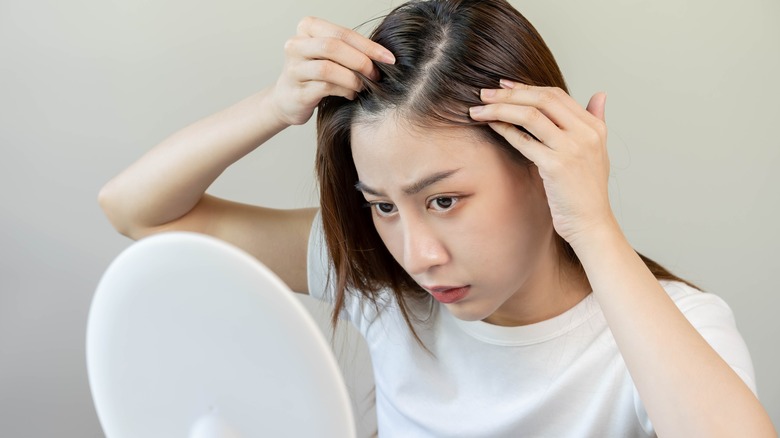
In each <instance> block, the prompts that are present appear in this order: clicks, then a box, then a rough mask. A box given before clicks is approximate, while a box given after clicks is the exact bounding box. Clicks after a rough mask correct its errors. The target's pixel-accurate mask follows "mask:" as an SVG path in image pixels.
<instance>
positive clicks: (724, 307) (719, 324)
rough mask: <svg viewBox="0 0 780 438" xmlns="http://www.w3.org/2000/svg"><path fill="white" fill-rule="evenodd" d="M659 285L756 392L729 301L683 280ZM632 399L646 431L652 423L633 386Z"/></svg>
mask: <svg viewBox="0 0 780 438" xmlns="http://www.w3.org/2000/svg"><path fill="white" fill-rule="evenodd" d="M661 285H662V286H663V287H664V289H665V290H666V292H667V293H668V294H669V296H670V297H671V298H672V300H673V301H674V303H675V304H676V305H677V307H678V308H679V309H680V311H681V312H682V313H683V315H685V318H686V319H688V321H689V322H690V323H691V325H693V327H694V328H695V329H696V330H697V331H698V332H699V333H700V334H701V336H702V337H703V338H704V340H706V341H707V343H708V344H710V346H711V347H712V349H713V350H715V351H716V352H717V353H718V355H720V357H721V358H723V360H724V361H726V363H727V364H729V366H730V367H731V369H733V370H734V372H735V373H736V374H737V375H738V376H739V377H740V378H741V379H742V381H743V382H745V384H746V385H747V386H748V388H750V390H751V391H753V394H756V393H757V392H756V378H755V372H754V370H753V361H752V360H751V359H750V352H749V351H748V348H747V344H745V340H744V339H743V338H742V335H740V333H739V330H737V323H736V320H735V319H734V313H733V312H732V311H731V308H730V307H729V305H728V304H726V302H725V301H724V300H723V299H722V298H720V297H719V296H717V295H713V294H711V293H706V292H702V291H700V290H697V289H695V288H693V287H690V286H688V285H687V284H685V283H681V282H678V281H661ZM634 402H635V406H636V410H637V415H638V417H639V420H640V422H641V423H642V425H643V426H644V428H645V430H646V431H648V433H649V432H650V431H652V430H653V429H652V424H651V423H650V419H649V417H648V415H647V411H646V410H645V408H644V406H643V404H642V402H641V401H640V398H639V392H638V391H637V390H636V388H634Z"/></svg>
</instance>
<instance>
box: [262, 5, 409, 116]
mask: <svg viewBox="0 0 780 438" xmlns="http://www.w3.org/2000/svg"><path fill="white" fill-rule="evenodd" d="M284 51H285V63H284V70H283V71H282V74H281V75H280V76H279V79H278V80H277V81H276V85H275V86H274V88H273V90H272V99H273V102H274V108H275V112H276V116H277V117H278V118H279V120H280V121H282V122H284V123H285V124H288V125H300V124H303V123H306V121H308V120H309V118H311V115H312V114H313V112H314V108H316V107H317V104H318V103H319V102H320V100H321V99H322V98H323V97H325V96H342V97H345V98H347V99H354V98H355V95H356V94H357V92H359V91H360V90H361V88H362V82H361V81H360V78H359V77H358V76H357V74H356V73H360V74H362V75H364V76H366V77H369V78H372V79H378V75H379V73H378V72H377V70H376V68H375V67H374V65H373V63H372V61H377V62H384V63H389V64H392V63H394V62H395V57H394V56H393V54H392V53H390V51H389V50H387V49H385V48H384V47H382V46H380V45H379V44H377V43H375V42H373V41H371V40H369V39H368V38H366V37H364V36H362V35H360V34H359V33H357V32H355V31H353V30H350V29H346V28H343V27H340V26H337V25H335V24H332V23H329V22H327V21H325V20H322V19H319V18H314V17H306V18H304V19H303V20H301V21H300V23H299V24H298V33H297V35H296V36H294V37H293V38H290V39H289V40H287V42H286V43H285V46H284Z"/></svg>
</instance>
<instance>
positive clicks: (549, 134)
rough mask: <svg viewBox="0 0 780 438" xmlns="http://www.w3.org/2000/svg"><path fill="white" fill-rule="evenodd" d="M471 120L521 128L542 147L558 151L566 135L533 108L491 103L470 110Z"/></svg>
mask: <svg viewBox="0 0 780 438" xmlns="http://www.w3.org/2000/svg"><path fill="white" fill-rule="evenodd" d="M470 115H471V118H472V119H474V120H478V121H484V122H492V121H499V122H506V123H509V124H512V125H518V126H522V127H523V128H525V129H526V130H528V131H529V132H530V133H531V134H533V135H534V136H535V137H536V138H537V139H539V141H541V142H542V143H543V144H544V145H546V146H548V147H550V148H552V149H558V148H560V147H561V146H563V144H564V143H563V142H564V141H565V139H566V137H567V136H566V134H565V133H563V132H562V131H561V129H560V128H559V127H558V126H557V125H556V124H555V123H553V121H552V120H550V119H549V118H548V117H547V116H546V115H545V114H544V113H542V111H540V110H539V109H538V108H535V107H533V106H522V105H515V104H508V103H492V104H489V105H484V106H476V107H472V108H471V109H470Z"/></svg>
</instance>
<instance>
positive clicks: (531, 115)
mask: <svg viewBox="0 0 780 438" xmlns="http://www.w3.org/2000/svg"><path fill="white" fill-rule="evenodd" d="M521 111H522V113H521V116H522V118H523V120H525V121H526V122H535V121H536V120H538V119H539V117H540V116H541V115H542V112H541V111H539V110H538V109H536V108H534V107H532V106H526V107H522V110H521Z"/></svg>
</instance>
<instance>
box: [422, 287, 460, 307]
mask: <svg viewBox="0 0 780 438" xmlns="http://www.w3.org/2000/svg"><path fill="white" fill-rule="evenodd" d="M469 288H470V286H430V287H425V290H427V291H428V292H429V293H430V294H431V296H433V298H435V299H436V301H439V302H440V303H444V304H451V303H454V302H457V301H460V300H462V299H463V298H465V297H466V295H467V294H468V293H469Z"/></svg>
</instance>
